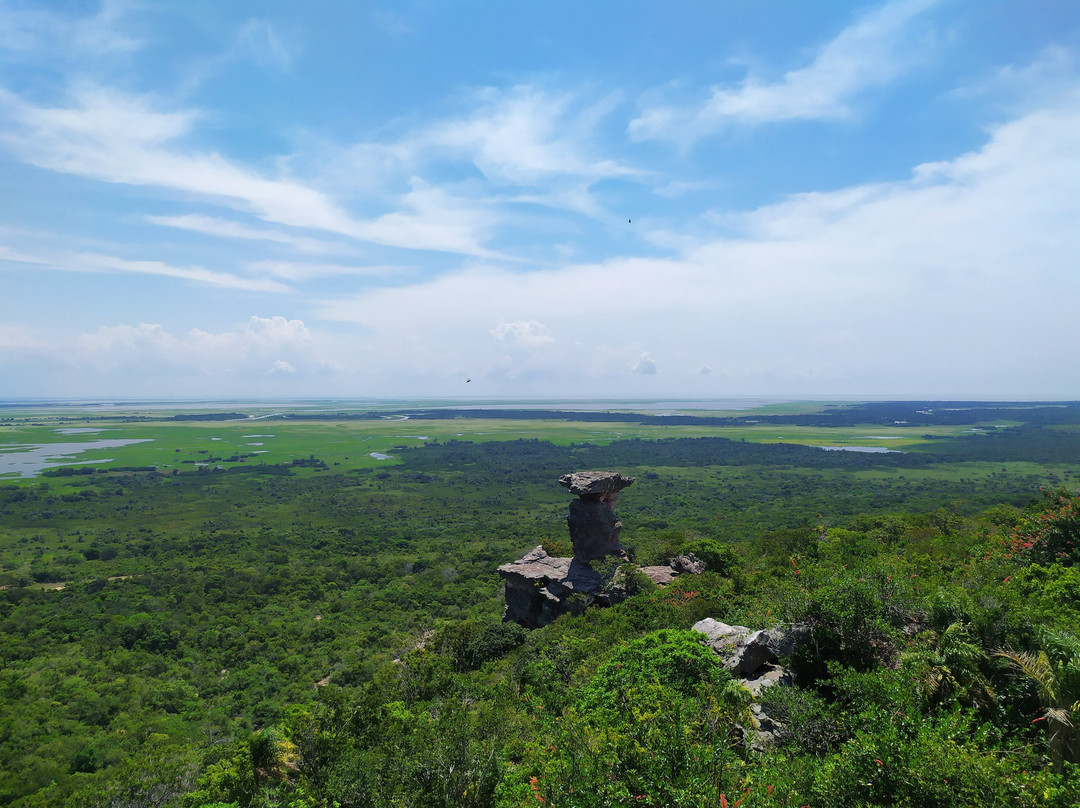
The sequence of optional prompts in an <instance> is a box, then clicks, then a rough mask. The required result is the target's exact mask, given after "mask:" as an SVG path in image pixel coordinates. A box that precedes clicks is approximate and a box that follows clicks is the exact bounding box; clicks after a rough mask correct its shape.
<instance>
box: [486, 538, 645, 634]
mask: <svg viewBox="0 0 1080 808" xmlns="http://www.w3.org/2000/svg"><path fill="white" fill-rule="evenodd" d="M615 569H616V568H615V567H613V568H612V570H611V573H612V575H608V576H604V575H601V574H600V573H599V572H598V571H596V570H595V569H593V568H592V566H590V565H589V563H588V562H586V561H583V560H581V559H579V558H557V557H554V556H549V555H548V554H547V553H546V552H545V551H544V548H543V547H534V548H533V549H532V550H530V551H529V552H528V553H526V554H525V555H524V556H522V557H521V558H520V559H518V560H517V561H514V562H511V563H510V564H503V565H502V566H501V567H499V575H501V576H502V578H503V581H504V583H505V590H504V596H505V598H506V613H505V614H504V616H503V619H504V620H507V621H513V622H515V623H519V624H520V625H523V626H525V627H526V628H539V627H540V626H546V625H547V624H548V623H551V622H553V621H554V620H555V619H556V618H557V617H559V616H560V615H563V614H579V613H581V612H582V611H584V610H585V609H586V608H587V607H588V606H591V605H592V604H594V603H596V604H598V605H603V606H608V605H611V604H612V603H618V602H619V601H621V600H625V599H626V591H625V589H623V588H621V587H619V586H617V585H614V584H613V575H614V572H615Z"/></svg>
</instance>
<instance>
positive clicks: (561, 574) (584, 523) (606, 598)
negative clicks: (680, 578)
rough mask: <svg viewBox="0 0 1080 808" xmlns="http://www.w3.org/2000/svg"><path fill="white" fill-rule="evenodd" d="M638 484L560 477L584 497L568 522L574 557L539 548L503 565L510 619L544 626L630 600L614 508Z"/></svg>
mask: <svg viewBox="0 0 1080 808" xmlns="http://www.w3.org/2000/svg"><path fill="white" fill-rule="evenodd" d="M633 482H634V478H633V477H624V476H623V475H621V474H618V473H617V472H614V471H579V472H574V473H573V474H564V475H563V476H562V477H560V478H559V483H560V485H563V486H565V487H566V488H569V489H570V493H571V494H576V495H577V497H578V498H577V499H576V500H574V501H573V502H571V503H570V514H569V516H567V518H566V522H567V527H569V529H570V539H571V541H572V542H573V545H574V556H573V558H556V557H553V556H550V555H548V554H547V552H545V550H544V548H543V547H534V548H533V549H532V550H530V551H529V552H528V553H526V554H525V555H524V556H523V557H521V558H520V559H518V560H517V561H514V562H512V563H510V564H503V565H502V566H501V567H499V574H500V575H501V576H502V577H503V580H504V581H505V593H506V614H505V616H504V618H503V619H504V620H513V621H514V622H516V623H520V624H521V625H523V626H525V627H526V628H538V627H539V626H546V625H547V624H548V623H550V622H551V621H552V620H554V619H555V618H556V617H558V616H559V615H561V614H578V613H580V612H581V611H583V610H584V609H585V608H587V607H588V606H591V605H594V604H595V605H598V606H609V605H611V604H612V603H618V602H619V601H621V600H624V599H625V598H626V597H627V591H626V576H625V575H624V574H623V573H622V572H621V571H620V566H621V564H622V562H624V561H626V553H625V552H623V549H622V545H621V544H619V534H620V533H621V532H622V524H621V523H620V522H619V520H618V519H616V518H615V512H614V511H613V510H612V506H613V505H614V504H615V499H616V498H617V497H618V495H619V492H620V491H621V490H622V489H624V488H626V487H627V486H628V485H630V484H631V483H633ZM605 559H606V560H605ZM669 572H670V570H669Z"/></svg>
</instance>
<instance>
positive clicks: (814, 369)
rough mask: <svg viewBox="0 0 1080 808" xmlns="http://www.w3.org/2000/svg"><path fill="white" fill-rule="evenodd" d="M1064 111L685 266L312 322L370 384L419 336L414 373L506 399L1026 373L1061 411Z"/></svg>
mask: <svg viewBox="0 0 1080 808" xmlns="http://www.w3.org/2000/svg"><path fill="white" fill-rule="evenodd" d="M1059 101H1060V104H1059V105H1058V106H1055V107H1053V108H1048V109H1044V110H1040V111H1039V112H1035V113H1031V114H1029V115H1026V116H1023V117H1021V118H1018V119H1016V120H1013V121H1011V122H1008V123H1006V124H1003V125H1001V126H998V127H996V128H995V129H993V130H992V131H991V132H990V135H989V138H988V141H987V142H986V144H985V145H984V146H983V147H982V148H979V149H976V150H973V151H971V152H970V153H967V154H965V155H962V156H960V157H958V158H956V159H953V160H948V161H943V162H939V163H932V164H926V165H923V166H919V167H917V168H916V169H914V170H913V172H912V175H911V176H910V177H909V178H908V179H905V180H902V181H896V182H891V183H880V184H872V185H861V186H852V187H849V188H845V189H841V190H839V191H836V192H829V193H817V194H800V195H796V196H792V197H790V198H788V199H786V200H784V201H783V202H781V203H777V204H774V205H767V206H763V207H760V208H758V209H756V210H754V211H751V212H749V213H746V214H743V215H740V216H730V215H728V216H727V217H726V220H725V227H724V230H725V232H728V233H734V234H736V235H733V236H729V237H727V238H720V237H717V236H715V235H714V236H712V237H711V238H709V239H707V240H705V241H704V242H701V243H698V244H697V245H696V246H692V247H690V246H688V247H687V249H686V250H685V252H684V253H683V254H682V255H681V256H680V257H678V258H669V259H656V258H634V257H620V258H612V259H610V260H608V261H605V262H604V263H600V264H578V265H567V266H561V267H558V268H553V269H548V270H537V271H531V272H528V273H517V272H509V271H505V270H502V269H498V268H494V267H474V268H472V269H469V270H467V271H463V272H460V273H454V274H450V275H445V276H441V277H439V278H437V279H433V280H430V281H419V280H418V281H417V282H415V283H410V284H408V285H401V286H396V287H394V288H378V289H372V290H370V291H367V292H364V293H360V294H355V295H343V296H340V297H337V298H335V299H333V300H329V299H328V300H325V301H323V302H322V303H321V304H320V306H319V308H318V310H317V311H318V314H319V316H320V317H322V318H325V319H330V320H342V321H347V322H353V323H356V324H357V325H358V326H360V327H361V328H362V329H363V333H364V335H365V336H364V339H363V340H362V341H361V342H360V344H359V345H358V347H357V350H358V352H360V353H361V354H362V355H363V356H364V357H366V358H367V359H368V361H369V362H370V363H371V364H372V365H373V366H374V365H375V364H377V357H378V356H380V355H383V354H386V353H388V352H390V351H392V350H393V346H395V345H400V344H402V336H401V335H403V334H407V335H409V344H410V345H417V346H424V348H423V351H422V352H421V351H418V352H417V354H416V356H415V357H412V356H411V354H410V353H409V352H408V351H406V352H405V354H404V355H410V356H411V358H410V363H411V366H412V367H413V368H414V371H415V372H416V373H417V374H418V375H422V376H424V377H425V378H428V379H431V378H439V379H442V378H443V376H442V375H441V374H443V372H444V371H445V374H446V377H447V378H448V379H452V378H453V377H454V373H455V372H458V371H460V370H464V369H467V370H468V373H469V375H470V376H471V377H472V378H473V380H474V383H477V382H483V383H487V382H490V383H492V384H495V383H496V380H497V379H500V378H506V377H507V376H506V374H507V373H508V370H507V368H511V369H513V370H514V371H515V372H518V373H519V375H518V376H517V377H516V378H518V379H519V380H520V379H522V378H525V375H524V374H526V371H527V370H535V369H541V370H543V372H544V374H546V375H545V376H544V378H545V379H546V380H547V384H548V385H549V387H548V390H549V392H551V391H554V390H556V389H557V390H559V391H560V392H566V391H572V390H575V389H579V390H585V389H589V390H601V391H602V390H603V389H605V387H606V386H609V385H611V384H615V382H614V381H613V380H614V379H616V378H619V376H618V373H620V372H621V373H623V374H626V372H627V369H631V370H635V371H637V372H635V373H633V374H632V376H633V377H634V378H635V379H636V380H637V382H636V383H639V384H651V383H652V382H651V381H650V379H657V380H658V379H661V378H662V379H664V380H665V382H666V383H668V384H670V385H672V389H676V388H675V387H674V385H679V389H684V390H687V389H689V390H693V389H700V390H701V391H702V392H708V391H709V390H713V391H714V394H715V390H714V388H713V387H710V385H715V383H716V382H715V380H716V379H723V380H724V383H725V384H728V383H730V384H732V385H737V386H739V387H740V388H741V389H744V390H746V389H753V390H757V391H767V392H773V393H776V394H788V393H790V391H791V390H793V389H801V390H806V391H811V390H812V391H814V392H815V394H829V393H830V392H831V393H832V394H836V393H837V392H838V391H844V392H847V393H850V394H856V395H859V394H863V395H865V394H867V393H868V392H875V391H876V392H878V393H879V394H890V392H892V391H895V390H898V389H905V386H906V385H908V384H909V383H911V382H912V380H914V379H922V380H923V381H922V384H923V385H925V387H924V388H923V389H926V388H933V387H935V386H936V385H939V384H940V385H941V387H940V389H942V390H953V391H959V390H968V391H971V390H975V389H978V390H981V391H982V392H983V393H984V394H986V393H991V392H994V391H995V389H996V388H995V387H994V385H995V384H997V383H998V374H999V370H1000V367H1001V366H1002V365H1003V363H1004V365H1007V366H1009V367H1010V368H1024V369H1025V370H1023V371H1015V373H1019V375H1014V376H1011V377H1010V381H1009V383H1010V384H1011V385H1012V387H1011V388H1010V389H1011V390H1013V391H1016V390H1019V389H1022V388H1025V387H1026V388H1029V389H1030V390H1032V391H1034V390H1040V391H1046V392H1055V393H1056V395H1063V394H1064V390H1063V388H1062V387H1061V385H1058V386H1057V387H1053V386H1052V385H1053V384H1056V382H1052V381H1051V380H1052V379H1053V378H1055V376H1054V374H1053V373H1052V365H1053V362H1052V361H1051V360H1049V359H1048V360H1047V361H1045V362H1044V361H1042V359H1041V358H1040V357H1041V355H1042V353H1043V352H1042V350H1041V349H1040V345H1044V344H1046V343H1047V341H1048V340H1049V341H1054V340H1058V341H1060V340H1061V339H1062V338H1064V335H1065V334H1066V333H1067V328H1066V327H1065V326H1064V324H1065V323H1070V322H1072V319H1073V318H1072V313H1071V307H1072V305H1073V303H1072V301H1073V300H1074V299H1075V297H1076V296H1077V295H1080V280H1078V279H1077V278H1076V276H1075V273H1072V272H1071V270H1070V267H1071V266H1072V263H1073V262H1072V261H1071V258H1070V256H1073V255H1075V254H1077V253H1080V230H1078V229H1077V228H1076V227H1075V222H1076V221H1077V220H1078V219H1080V193H1078V192H1077V189H1080V159H1078V158H1077V155H1078V154H1080V99H1070V98H1063V99H1059ZM1020 287H1023V289H1024V290H1030V289H1032V288H1036V289H1038V288H1042V289H1053V290H1055V292H1054V293H1053V294H1046V295H1028V294H1026V293H1015V291H1016V290H1018V289H1020ZM499 318H502V319H501V320H500V319H499ZM485 322H487V323H490V322H498V323H500V325H499V326H497V328H496V331H495V332H492V331H490V328H491V327H490V326H488V327H487V329H484V328H481V327H479V326H478V324H481V323H485ZM540 323H543V324H544V328H545V329H549V330H550V332H552V333H558V334H560V335H566V336H565V337H563V338H560V340H558V341H554V342H549V343H545V344H544V345H542V346H540V347H542V348H543V351H536V352H535V354H536V355H535V356H517V355H512V356H509V357H508V356H507V352H506V351H505V350H504V349H503V344H504V343H505V342H508V341H509V340H510V339H512V337H513V335H514V334H517V333H520V334H523V335H526V336H527V335H529V334H531V333H533V331H534V330H535V331H536V332H537V333H544V332H541V331H539V327H538V326H537V325H533V324H540ZM493 333H494V335H495V336H500V335H501V336H502V337H503V339H502V340H500V341H495V340H492V339H491V336H492V335H493ZM687 335H693V337H692V339H687ZM959 335H962V336H959ZM646 347H647V349H648V350H647V352H646V350H645V349H646ZM960 357H962V361H961V360H960ZM465 359H467V363H466V362H465ZM646 360H649V361H646ZM703 367H708V368H711V369H712V372H711V373H708V374H702V373H701V372H700V371H701V369H702V368H703ZM567 368H572V372H571V371H568V370H567ZM650 368H652V369H659V368H663V374H662V375H661V374H660V373H659V372H658V373H656V374H651V373H649V372H648V370H649V369H650ZM406 371H407V368H406V367H405V366H404V365H400V363H399V367H398V370H397V372H398V373H399V374H404V373H406ZM885 379H888V380H891V381H890V382H885V381H883V380H885ZM853 380H859V381H853ZM560 381H561V382H562V383H563V384H564V385H565V386H563V387H556V386H555V385H557V384H558V383H559V382H560ZM888 383H891V384H894V385H897V386H896V387H891V388H890V387H884V386H883V385H885V384H888ZM855 384H859V385H862V386H861V387H859V388H857V389H853V385H855ZM698 386H700V387H698ZM875 387H876V390H875V389H874V388H875ZM516 389H520V388H516ZM543 390H544V387H543V385H542V384H539V383H538V386H537V388H536V392H542V391H543ZM999 392H1001V393H1008V392H1009V391H1007V390H1003V389H1002V390H999ZM1028 394H1029V395H1030V394H1032V393H1030V392H1029V393H1028Z"/></svg>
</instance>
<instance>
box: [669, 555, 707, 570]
mask: <svg viewBox="0 0 1080 808" xmlns="http://www.w3.org/2000/svg"><path fill="white" fill-rule="evenodd" d="M670 566H671V568H672V569H673V570H675V572H676V573H680V572H687V573H690V574H691V575H700V574H701V573H703V572H705V562H704V561H700V560H699V559H698V557H697V556H695V555H694V554H693V553H687V554H686V555H681V556H676V557H675V558H673V559H671V563H670Z"/></svg>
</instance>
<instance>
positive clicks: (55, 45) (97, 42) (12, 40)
mask: <svg viewBox="0 0 1080 808" xmlns="http://www.w3.org/2000/svg"><path fill="white" fill-rule="evenodd" d="M133 6H134V4H133V3H131V2H127V1H126V0H104V2H102V3H101V7H100V9H99V10H98V12H97V13H96V14H93V15H91V16H87V17H76V16H72V15H68V14H63V13H59V12H57V11H53V10H50V9H48V8H42V7H34V6H33V5H29V6H27V5H26V4H19V5H16V4H15V3H12V2H7V1H5V2H2V3H0V54H4V56H3V57H0V58H4V59H5V60H22V59H29V60H33V61H37V60H41V59H49V60H66V59H71V58H79V57H87V56H89V57H96V58H101V57H107V56H113V55H123V54H128V53H131V52H133V51H137V50H139V49H140V48H141V47H142V42H141V41H140V40H139V39H138V38H136V37H134V36H131V35H129V34H126V33H124V31H123V26H122V22H123V20H124V18H125V17H126V16H127V15H128V13H129V12H130V11H131V10H132V9H133Z"/></svg>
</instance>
